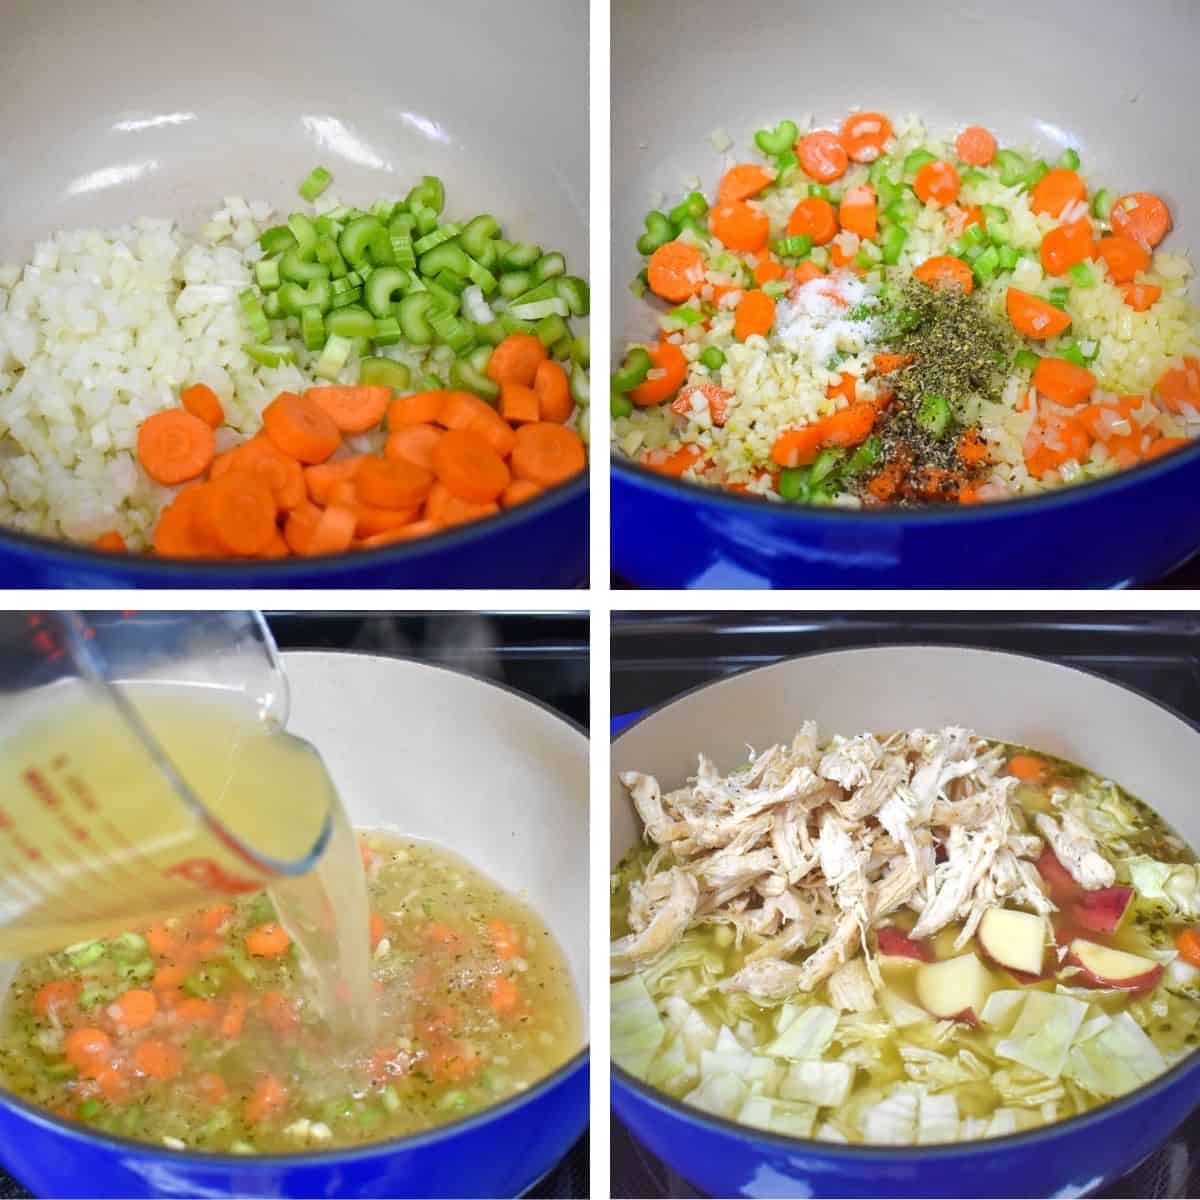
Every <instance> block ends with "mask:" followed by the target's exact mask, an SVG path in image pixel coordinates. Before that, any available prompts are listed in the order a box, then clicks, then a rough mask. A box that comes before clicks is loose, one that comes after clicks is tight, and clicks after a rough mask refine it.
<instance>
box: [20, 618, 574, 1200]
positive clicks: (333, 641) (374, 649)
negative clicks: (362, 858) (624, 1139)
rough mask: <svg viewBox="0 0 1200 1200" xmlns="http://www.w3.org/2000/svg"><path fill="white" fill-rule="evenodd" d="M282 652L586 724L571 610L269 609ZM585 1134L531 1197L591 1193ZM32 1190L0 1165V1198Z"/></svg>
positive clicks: (27, 1195) (548, 1199) (25, 1195)
mask: <svg viewBox="0 0 1200 1200" xmlns="http://www.w3.org/2000/svg"><path fill="white" fill-rule="evenodd" d="M267 620H268V623H269V624H270V626H271V631H272V633H274V635H275V640H276V642H277V643H278V645H279V648H280V649H281V650H356V651H367V652H370V653H374V654H388V655H395V656H396V657H399V658H418V659H422V660H423V661H426V662H434V663H439V664H441V665H443V666H447V667H454V668H457V669H458V670H462V671H467V672H469V673H470V674H472V675H477V676H480V677H482V678H485V679H491V680H494V681H495V682H497V683H503V684H504V685H505V686H507V687H510V688H513V689H514V690H516V691H519V692H524V693H525V694H526V695H528V696H530V697H532V698H533V699H535V700H539V701H541V702H542V703H543V704H545V705H547V706H548V707H550V708H553V709H556V710H558V711H559V712H560V713H562V714H563V715H564V716H566V717H569V718H570V719H571V720H572V721H574V722H575V723H576V724H578V725H582V726H584V727H586V726H587V722H588V621H587V616H586V615H584V614H579V615H575V614H570V613H566V614H564V613H406V614H404V615H395V614H391V613H384V614H373V613H349V612H348V613H331V614H327V613H307V612H278V613H268V614H267ZM589 1179H590V1171H589V1162H588V1135H587V1134H586V1133H585V1134H584V1135H583V1137H582V1138H580V1140H579V1141H578V1142H577V1143H576V1144H575V1145H574V1146H573V1147H572V1148H571V1151H570V1153H569V1154H568V1155H567V1156H566V1157H565V1158H564V1159H563V1160H562V1161H561V1162H560V1163H559V1164H558V1165H557V1166H556V1167H555V1168H554V1169H553V1170H552V1171H550V1172H549V1173H548V1174H547V1175H546V1176H545V1177H544V1178H542V1179H541V1180H539V1181H538V1183H536V1184H535V1185H534V1187H533V1188H531V1189H530V1191H529V1192H527V1193H526V1195H527V1196H529V1197H535V1198H539V1200H541V1198H545V1200H550V1198H552V1197H554V1198H557V1197H566V1198H572V1200H573V1198H575V1197H584V1196H588V1195H589V1194H590V1187H589ZM30 1195H31V1193H30V1192H28V1191H27V1190H26V1189H25V1188H24V1187H23V1186H22V1185H21V1184H20V1182H19V1181H18V1180H16V1179H14V1178H13V1177H12V1176H11V1175H8V1174H6V1173H5V1172H4V1171H3V1170H0V1200H10V1198H11V1200H24V1198H25V1197H29V1196H30Z"/></svg>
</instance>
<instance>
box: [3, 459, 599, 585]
mask: <svg viewBox="0 0 1200 1200" xmlns="http://www.w3.org/2000/svg"><path fill="white" fill-rule="evenodd" d="M587 486H588V472H587V469H586V468H585V469H584V471H583V473H582V474H580V475H577V476H576V477H575V478H574V479H572V480H569V481H568V482H567V483H564V484H560V485H559V486H558V487H555V488H551V489H549V490H548V491H547V492H546V494H545V495H543V496H538V497H537V498H536V499H534V500H530V501H527V502H526V503H525V504H519V505H517V506H516V507H515V508H510V509H508V510H507V511H506V512H500V513H497V514H495V515H494V516H491V517H488V518H487V519H486V520H483V521H471V522H468V523H467V524H465V525H460V526H458V527H457V528H453V529H446V530H443V531H442V532H440V533H435V534H432V535H431V536H429V537H427V538H416V539H414V540H413V541H411V542H395V543H393V544H392V545H390V546H380V547H378V548H377V549H374V550H347V551H345V552H344V553H342V554H323V555H320V556H317V557H313V558H288V559H281V560H264V559H250V560H246V561H236V562H212V561H210V560H207V559H195V558H157V557H155V556H154V555H152V554H135V555H124V554H113V553H110V552H108V551H104V550H94V549H92V548H91V547H88V546H83V545H80V544H79V543H78V542H69V541H65V540H60V539H58V538H50V537H43V536H42V535H40V534H32V533H25V532H23V531H22V530H19V529H12V528H8V527H3V528H0V553H3V551H4V549H5V547H6V546H8V545H10V544H12V543H16V545H17V546H19V547H21V548H22V549H23V550H26V551H32V552H34V553H36V554H38V555H42V556H46V557H47V558H49V559H59V560H60V561H63V560H65V562H64V565H70V564H77V565H80V566H83V565H86V566H90V567H95V566H96V565H97V564H103V565H104V566H105V567H106V568H108V570H109V573H110V574H113V575H120V574H122V573H123V569H124V567H125V565H126V564H128V565H129V566H131V567H134V568H135V569H136V570H138V571H149V572H150V573H151V574H155V575H161V576H163V578H164V582H170V581H171V580H172V577H174V576H177V575H180V574H195V575H199V576H203V577H205V578H206V579H211V580H219V581H222V582H224V583H226V584H229V585H231V586H234V585H236V584H237V583H238V580H239V577H241V576H244V575H246V574H249V573H251V572H252V573H253V574H254V576H255V579H256V581H257V582H261V583H262V584H268V583H276V582H277V583H286V582H287V580H288V577H289V576H292V575H310V574H312V572H313V571H321V570H328V571H329V573H330V575H331V576H332V575H336V574H337V573H338V572H339V570H340V569H347V570H349V569H353V568H356V567H359V566H364V567H367V566H369V567H378V566H386V565H387V564H395V565H397V566H400V565H407V564H411V563H419V562H420V561H421V559H422V558H424V557H426V556H427V555H429V554H430V553H431V552H433V551H441V550H457V549H459V548H461V547H463V546H467V545H470V544H471V543H474V542H479V541H482V540H483V539H485V538H487V537H488V535H489V534H491V533H500V532H502V531H504V530H508V529H512V528H514V527H516V526H517V525H520V524H522V523H523V522H526V521H534V520H536V519H537V518H539V517H542V516H548V515H549V514H550V513H551V512H553V511H554V510H556V509H558V508H562V507H566V505H568V504H569V503H570V502H571V501H572V500H574V499H575V498H576V497H577V496H579V495H580V493H582V492H586V491H587ZM585 534H586V526H585V527H584V528H583V529H581V531H580V540H582V539H583V537H584V536H585Z"/></svg>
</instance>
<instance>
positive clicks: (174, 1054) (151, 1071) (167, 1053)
mask: <svg viewBox="0 0 1200 1200" xmlns="http://www.w3.org/2000/svg"><path fill="white" fill-rule="evenodd" d="M133 1065H134V1066H135V1067H137V1069H138V1070H139V1071H140V1072H141V1073H142V1074H143V1075H148V1076H149V1077H150V1078H151V1079H159V1080H163V1079H174V1078H175V1077H176V1076H177V1075H179V1074H180V1073H181V1072H182V1071H183V1051H182V1050H180V1048H179V1047H178V1046H176V1045H174V1044H172V1043H171V1042H163V1041H158V1040H156V1039H151V1040H148V1041H145V1042H140V1043H139V1044H138V1046H137V1048H136V1049H135V1050H134V1052H133Z"/></svg>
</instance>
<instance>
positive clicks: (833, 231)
mask: <svg viewBox="0 0 1200 1200" xmlns="http://www.w3.org/2000/svg"><path fill="white" fill-rule="evenodd" d="M837 231H838V223H837V213H836V212H835V211H834V207H833V205H832V204H830V203H829V201H828V200H824V199H822V198H821V197H820V196H805V198H804V199H803V200H801V201H800V203H799V204H797V205H796V207H795V208H793V209H792V215H791V216H790V217H788V223H787V235H788V237H798V236H808V237H810V238H812V240H813V245H815V246H824V245H825V244H826V243H828V242H831V241H833V239H834V238H835V237H836V236H837Z"/></svg>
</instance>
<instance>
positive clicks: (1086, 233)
mask: <svg viewBox="0 0 1200 1200" xmlns="http://www.w3.org/2000/svg"><path fill="white" fill-rule="evenodd" d="M1039 254H1040V257H1041V260H1042V266H1043V267H1044V268H1045V270H1046V274H1047V275H1065V274H1066V273H1067V271H1068V270H1069V269H1070V268H1071V267H1073V266H1074V265H1075V264H1076V263H1081V262H1085V261H1086V260H1087V259H1089V258H1095V257H1096V241H1095V239H1094V238H1093V237H1092V227H1091V225H1090V224H1089V223H1088V220H1087V218H1086V217H1084V218H1083V219H1082V220H1080V221H1072V222H1071V224H1069V225H1057V226H1055V228H1053V229H1051V230H1050V231H1049V233H1047V234H1046V236H1045V237H1044V238H1042V245H1041V249H1040V251H1039Z"/></svg>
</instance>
